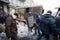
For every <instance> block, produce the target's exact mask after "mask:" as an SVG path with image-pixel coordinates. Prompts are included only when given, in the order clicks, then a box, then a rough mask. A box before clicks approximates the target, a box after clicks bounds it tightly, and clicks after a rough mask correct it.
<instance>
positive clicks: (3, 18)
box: [0, 7, 8, 24]
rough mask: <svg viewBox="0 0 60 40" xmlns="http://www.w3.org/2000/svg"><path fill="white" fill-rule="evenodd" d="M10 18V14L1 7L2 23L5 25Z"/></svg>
mask: <svg viewBox="0 0 60 40" xmlns="http://www.w3.org/2000/svg"><path fill="white" fill-rule="evenodd" d="M7 17H8V13H6V12H4V11H3V8H2V7H0V23H2V24H3V23H5V20H6V18H7Z"/></svg>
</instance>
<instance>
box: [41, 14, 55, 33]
mask: <svg viewBox="0 0 60 40" xmlns="http://www.w3.org/2000/svg"><path fill="white" fill-rule="evenodd" d="M40 26H41V30H42V31H43V33H44V34H51V32H52V29H54V28H55V26H56V24H55V20H54V19H53V18H52V16H51V15H50V14H45V15H43V17H42V18H41V22H40Z"/></svg>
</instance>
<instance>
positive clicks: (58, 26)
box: [55, 11, 60, 40]
mask: <svg viewBox="0 0 60 40" xmlns="http://www.w3.org/2000/svg"><path fill="white" fill-rule="evenodd" d="M55 31H56V32H55V33H56V34H55V40H58V38H59V40H60V11H59V15H58V17H56V28H55ZM58 35H59V37H58Z"/></svg>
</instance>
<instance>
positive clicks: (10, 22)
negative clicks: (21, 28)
mask: <svg viewBox="0 0 60 40" xmlns="http://www.w3.org/2000/svg"><path fill="white" fill-rule="evenodd" d="M14 15H15V14H14ZM15 16H16V17H13V16H11V15H9V17H8V18H7V19H6V22H5V27H6V29H5V33H6V36H7V39H10V38H11V40H18V39H17V26H16V19H17V15H15Z"/></svg>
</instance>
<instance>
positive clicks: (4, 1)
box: [0, 0, 9, 12]
mask: <svg viewBox="0 0 60 40" xmlns="http://www.w3.org/2000/svg"><path fill="white" fill-rule="evenodd" d="M8 4H9V0H0V7H2V8H3V11H5V12H9V7H8Z"/></svg>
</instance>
